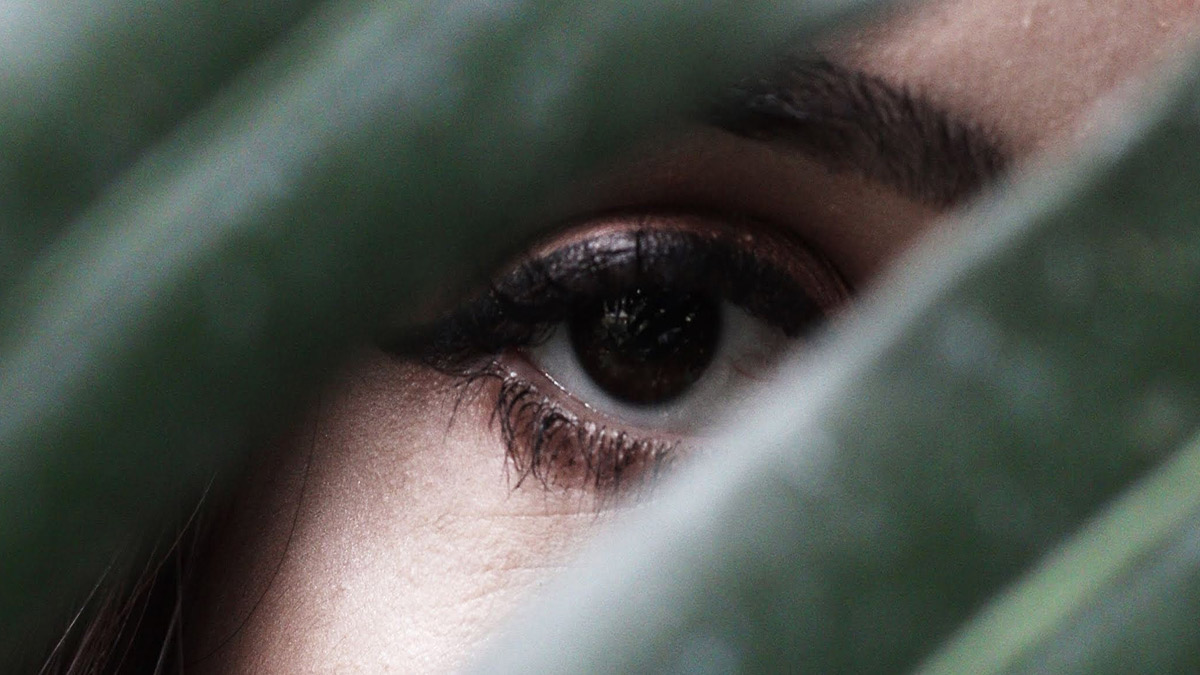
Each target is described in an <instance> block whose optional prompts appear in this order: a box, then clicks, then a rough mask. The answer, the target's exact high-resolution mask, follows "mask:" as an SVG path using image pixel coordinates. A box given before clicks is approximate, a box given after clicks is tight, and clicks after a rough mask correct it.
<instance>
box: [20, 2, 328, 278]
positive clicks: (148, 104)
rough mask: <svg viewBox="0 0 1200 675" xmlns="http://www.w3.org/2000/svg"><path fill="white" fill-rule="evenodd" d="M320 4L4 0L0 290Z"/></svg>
mask: <svg viewBox="0 0 1200 675" xmlns="http://www.w3.org/2000/svg"><path fill="white" fill-rule="evenodd" d="M315 4H316V2H315V1H314V0H298V1H297V0H262V1H258V2H252V3H217V2H206V1H203V0H175V1H173V2H163V3H154V4H149V3H146V2H136V1H132V0H89V2H63V1H61V0H9V1H8V2H5V3H4V5H3V8H2V9H0V101H3V102H4V103H3V105H0V296H2V295H3V291H4V289H5V288H6V287H7V286H8V285H9V284H11V283H12V282H13V280H14V279H15V275H16V273H17V272H18V271H20V270H22V269H24V268H25V267H26V266H27V265H28V263H29V261H30V260H31V259H32V257H33V256H35V255H37V254H38V253H40V252H41V251H42V250H43V249H44V248H45V247H46V246H47V245H48V244H49V243H50V242H51V241H52V240H53V239H54V237H55V236H56V235H58V234H59V233H60V232H61V229H62V228H63V227H64V226H65V225H66V224H67V219H68V218H69V217H71V216H75V215H77V214H78V212H79V211H80V210H81V209H82V208H83V207H84V206H85V205H86V204H87V202H88V201H89V200H91V199H94V198H95V197H96V196H97V194H98V193H99V192H100V191H101V190H102V189H103V188H104V187H105V186H106V185H107V184H108V183H110V182H111V181H112V180H114V178H115V177H116V176H117V175H118V174H119V173H120V172H122V171H124V170H126V169H128V167H129V165H130V164H131V163H132V162H133V161H134V160H135V159H136V158H137V157H138V155H139V154H140V153H142V152H144V151H145V150H146V148H147V147H148V146H150V145H152V144H153V143H155V142H157V141H159V140H160V139H161V138H162V137H163V136H164V135H165V134H166V133H167V132H168V131H169V130H170V129H171V128H172V127H174V126H175V125H177V124H179V123H180V121H181V120H183V119H184V118H185V117H186V116H187V115H189V114H190V113H192V112H193V111H194V110H195V109H196V108H197V107H198V106H199V105H201V104H202V103H203V102H204V101H205V100H206V99H207V98H209V97H210V96H211V95H212V94H213V92H214V91H216V89H217V88H218V87H219V86H220V85H221V84H222V83H224V82H226V81H228V79H229V78H230V77H231V76H232V75H233V74H234V73H236V72H237V71H238V70H240V69H241V68H243V67H245V66H246V64H247V63H248V62H249V61H250V60H251V59H253V58H254V57H256V56H257V55H259V54H260V53H261V52H263V51H264V50H266V49H268V48H269V47H270V45H271V44H272V43H273V42H274V41H275V40H276V39H278V38H279V37H280V36H281V35H282V34H283V33H285V32H286V31H287V30H288V29H290V28H292V27H293V26H295V25H296V24H297V23H298V22H299V21H300V19H301V18H302V17H303V16H304V15H305V13H307V12H308V11H309V10H310V9H311V8H312V7H313V5H315Z"/></svg>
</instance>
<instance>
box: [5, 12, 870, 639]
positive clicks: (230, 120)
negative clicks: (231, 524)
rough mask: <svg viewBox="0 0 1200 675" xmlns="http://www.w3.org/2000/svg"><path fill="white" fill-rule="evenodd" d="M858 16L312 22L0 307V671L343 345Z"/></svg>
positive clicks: (94, 204) (602, 15) (79, 160)
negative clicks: (591, 170) (61, 603)
mask: <svg viewBox="0 0 1200 675" xmlns="http://www.w3.org/2000/svg"><path fill="white" fill-rule="evenodd" d="M218 4H219V3H218ZM868 4H876V3H870V2H867V1H866V0H810V1H807V2H788V3H775V2H767V1H749V0H737V1H733V0H728V1H720V2H709V3H701V4H689V3H675V2H662V1H656V0H647V1H644V2H636V3H630V2H623V1H613V0H601V1H597V2H587V3H574V2H554V1H543V2H534V1H532V0H529V1H520V0H512V1H508V2H403V1H399V0H394V1H388V2H383V1H380V2H370V3H361V4H336V5H335V6H333V5H326V6H323V7H322V8H321V9H320V10H318V11H317V12H316V13H315V14H314V15H313V16H311V17H310V18H309V19H308V20H307V21H306V22H305V23H304V24H303V25H302V26H301V27H298V28H297V29H295V30H293V31H291V32H290V33H289V35H288V36H287V37H286V40H285V42H284V43H283V44H281V45H280V46H279V48H278V49H276V50H274V51H273V55H272V56H271V57H270V58H268V59H267V60H265V61H263V62H260V63H257V64H256V65H255V66H254V67H253V68H252V69H250V70H249V71H248V72H247V73H246V74H245V75H244V76H242V77H240V78H239V81H238V82H236V83H234V84H231V85H230V86H229V87H228V88H227V89H225V90H224V92H223V93H222V94H221V95H220V97H219V98H217V99H215V100H214V101H212V102H211V103H210V104H208V105H207V107H206V109H205V110H204V111H203V112H201V113H198V114H197V115H195V116H194V117H193V119H192V120H191V121H190V122H189V123H188V124H187V125H186V126H185V127H183V128H180V129H178V130H176V131H174V132H172V133H171V134H170V136H169V138H167V139H166V140H165V141H163V142H162V143H161V144H159V145H158V147H157V149H156V150H155V151H154V152H153V153H151V154H148V155H146V156H145V157H143V158H141V159H140V160H139V161H138V162H137V164H136V166H134V168H132V169H131V170H130V171H129V172H127V173H126V174H125V175H124V176H123V177H122V179H121V180H120V182H119V183H116V184H114V185H111V186H109V187H108V188H107V189H106V190H104V191H103V194H102V195H101V196H99V197H97V198H95V199H94V200H90V201H91V203H90V204H89V205H88V206H87V208H86V209H80V213H81V215H80V216H79V217H78V218H77V219H76V220H74V221H73V222H72V223H71V225H70V228H69V230H68V231H67V232H66V235H65V236H64V237H62V238H61V239H60V240H59V241H58V242H57V243H56V245H55V246H54V247H53V248H52V249H51V250H49V251H47V253H46V254H45V255H44V256H42V257H41V258H40V259H39V260H38V261H37V262H36V264H35V265H34V266H33V267H32V268H31V269H30V270H28V271H27V273H26V275H25V276H24V277H23V279H22V280H21V281H20V283H19V284H14V285H13V286H12V287H11V293H10V294H8V295H7V297H8V298H9V300H11V301H10V302H8V303H7V304H5V305H4V306H3V307H0V411H2V412H0V587H2V590H0V626H3V629H2V630H0V653H3V652H4V650H6V649H8V648H11V647H12V646H13V643H14V642H15V641H17V640H20V639H21V634H20V633H19V632H18V631H17V630H15V627H16V626H18V625H21V626H37V625H39V624H40V623H42V621H43V618H44V616H45V615H46V614H47V612H46V611H43V610H45V609H46V608H47V607H49V608H53V607H54V606H55V605H56V601H57V600H60V599H62V598H64V597H67V596H68V595H69V594H70V593H72V592H73V591H74V590H75V589H77V588H78V587H79V584H80V582H81V581H82V580H84V579H86V578H87V577H88V576H89V575H92V574H94V573H95V571H96V570H98V569H99V566H100V565H101V564H103V562H104V561H105V560H106V559H107V557H108V555H109V554H110V552H111V551H112V549H113V548H114V547H117V546H119V545H120V544H121V543H122V542H125V541H127V540H128V538H129V536H130V534H131V533H132V532H135V531H137V530H138V529H139V528H141V527H143V526H145V525H146V524H147V523H149V522H152V521H153V520H155V519H156V517H158V516H159V515H160V514H161V513H163V511H164V510H165V509H167V508H168V507H170V506H174V505H178V504H179V502H180V500H181V498H183V497H185V496H187V495H194V494H196V493H197V492H198V491H199V490H200V488H201V487H202V486H203V485H204V483H205V482H206V481H207V480H208V477H209V476H210V475H211V473H212V471H213V470H214V468H215V467H217V466H219V465H220V464H221V463H222V462H223V461H224V460H225V459H227V458H228V457H230V456H231V454H232V453H233V451H234V450H236V449H238V448H242V447H244V446H245V445H247V444H248V443H251V442H253V441H254V440H255V439H256V438H260V437H261V436H262V435H263V434H264V433H266V426H265V420H266V419H268V418H267V415H266V412H268V411H270V410H272V409H279V408H281V407H282V406H283V404H284V403H286V402H287V401H289V400H293V399H295V398H296V396H297V393H296V392H297V391H298V390H300V389H301V388H302V387H306V386H309V385H311V383H312V382H313V381H314V380H315V377H316V375H317V373H318V372H319V371H320V369H321V367H322V366H323V365H325V364H327V363H328V362H329V360H330V359H331V358H332V356H333V355H334V354H335V353H337V352H338V350H339V349H342V348H344V347H345V345H346V344H347V343H348V341H349V340H351V339H352V338H353V337H355V336H360V335H361V334H362V331H363V330H365V329H367V328H368V327H371V326H372V325H374V324H377V323H379V322H380V321H381V320H382V317H383V316H385V315H388V314H392V315H398V316H399V317H400V318H404V317H405V316H408V315H410V314H411V313H412V312H413V311H415V309H416V308H417V307H418V306H419V305H420V304H421V303H424V302H426V301H427V299H428V297H429V296H430V295H432V294H434V292H435V291H439V292H444V291H445V288H446V287H447V286H448V285H449V284H447V283H446V280H447V279H451V280H454V281H457V282H459V283H462V282H463V279H464V278H465V277H468V276H469V275H470V273H472V272H474V271H475V269H476V267H477V266H478V265H479V264H481V263H484V262H491V261H493V259H494V258H493V256H496V255H498V254H499V253H500V252H501V251H503V250H504V249H505V248H506V246H507V245H508V242H512V241H515V240H516V239H517V238H519V237H520V235H521V224H522V223H523V222H524V221H523V220H522V219H521V218H520V216H521V214H522V213H524V212H525V211H526V210H527V205H529V204H536V203H538V202H539V201H540V200H541V199H542V198H544V197H546V196H547V194H548V193H550V192H551V191H553V190H554V188H556V187H560V186H562V185H563V184H564V183H565V182H566V181H567V180H568V179H570V178H571V177H573V176H576V175H578V173H579V171H580V169H581V168H582V167H585V166H587V165H589V164H590V163H591V162H593V161H594V160H596V159H597V158H599V157H601V156H604V155H605V154H606V153H608V152H611V151H612V150H613V149H614V148H619V147H621V146H622V145H623V144H624V143H626V142H627V141H628V140H630V139H631V138H632V137H633V136H634V134H635V132H637V131H639V130H643V129H645V128H646V127H647V125H650V124H652V123H653V122H655V121H662V120H663V119H665V118H666V116H667V115H668V113H670V112H673V111H678V110H679V109H680V107H681V106H682V105H683V104H684V102H685V101H688V100H691V99H692V97H693V96H694V95H696V94H697V92H706V91H709V92H710V91H712V88H713V87H714V83H718V82H720V81H722V80H723V79H724V78H727V77H730V76H733V75H734V74H736V73H738V72H739V71H740V70H741V69H744V68H746V67H748V66H750V65H751V64H752V63H754V60H755V59H756V58H759V57H762V56H764V55H766V54H768V53H769V52H770V51H771V50H778V48H779V47H780V46H781V43H782V42H783V40H784V39H785V38H788V37H792V38H796V39H798V40H799V41H800V42H801V43H802V42H803V41H804V40H806V39H808V37H809V36H811V34H812V33H813V32H814V31H817V30H821V29H824V28H826V27H827V26H828V25H829V23H830V22H831V21H833V20H835V19H837V18H840V17H842V16H843V15H845V14H846V13H847V12H848V11H850V10H857V9H861V8H862V7H863V6H865V5H868ZM256 6H257V5H256ZM120 7H124V9H123V10H120V11H129V12H132V11H135V10H133V9H131V8H129V7H125V5H123V4H122V5H119V6H118V5H111V7H110V5H109V3H106V4H104V5H97V6H96V9H95V11H96V12H103V11H106V9H112V8H118V9H119V8H120ZM79 11H83V10H79ZM114 11H116V10H114ZM144 11H152V10H144ZM162 11H167V10H162ZM212 11H217V10H215V9H214V10H212ZM264 11H268V10H264ZM270 11H274V12H276V14H277V18H279V19H280V20H281V21H282V18H283V15H284V14H285V13H286V12H285V11H284V10H281V9H275V10H270ZM289 11H290V10H289ZM185 14H186V12H185ZM119 20H120V17H110V18H105V19H104V20H102V21H98V22H96V23H95V24H94V25H95V26H97V30H107V29H105V28H104V27H105V26H109V25H110V24H112V23H114V22H119ZM87 25H89V26H90V25H92V24H91V23H88V24H87ZM280 25H282V24H280ZM190 30H191V27H190V26H188V25H187V24H186V19H178V18H177V19H173V20H171V21H164V23H163V25H162V26H161V29H156V30H155V31H150V32H151V33H154V34H155V37H156V38H157V39H158V40H160V41H161V42H162V43H165V44H168V45H171V44H174V43H175V42H176V41H177V40H178V39H180V38H181V36H183V35H184V34H190V33H189V31H190ZM93 37H94V36H93ZM97 39H99V40H100V41H101V42H103V39H102V38H97ZM86 44H90V43H86ZM102 46H103V45H102ZM97 48H98V49H99V48H100V47H97ZM14 49H15V50H16V53H15V55H14V50H4V51H3V52H0V53H2V54H3V55H4V56H3V58H4V59H6V60H7V61H6V62H5V63H4V65H3V67H4V68H5V69H7V71H8V72H9V73H10V74H15V75H14V76H20V77H24V74H23V73H22V71H21V68H22V66H21V62H20V60H19V57H20V54H21V53H23V52H21V51H20V49H17V48H14ZM105 53H107V52H105ZM64 54H65V55H66V56H65V57H64V58H67V57H72V56H71V55H72V52H71V51H70V50H66V51H64ZM48 72H50V73H51V75H50V76H53V77H57V76H58V75H57V73H58V72H60V71H58V70H53V69H51V71H48ZM62 72H65V73H67V74H68V75H69V74H71V73H73V72H74V70H72V69H70V68H67V69H65V70H63V71H62ZM214 72H215V71H214ZM30 77H31V78H32V79H31V80H30V81H32V82H36V81H37V73H33V75H31V76H30ZM64 77H65V76H64ZM85 79H86V78H85ZM92 84H93V83H90V82H86V81H85V82H76V81H75V80H70V81H68V82H65V83H63V82H57V81H55V82H48V83H45V86H46V87H48V88H49V89H55V88H63V89H64V91H70V88H71V87H73V86H80V87H83V86H85V85H86V86H92ZM192 93H194V92H183V93H181V98H182V97H184V95H185V94H186V95H191V94H192ZM163 101H164V103H163V106H162V108H161V109H162V110H172V111H179V110H182V109H183V108H185V107H186V106H185V105H182V104H181V105H178V106H176V105H174V103H171V102H169V101H167V99H163ZM3 105H16V104H15V103H14V102H12V101H6V102H5V103H4V104H3ZM167 117H170V114H167V113H164V117H161V118H158V119H159V120H160V121H161V120H164V119H166V118H167ZM18 119H19V116H18ZM97 119H99V118H97ZM10 123H11V124H16V123H17V122H16V121H13V122H7V121H6V122H5V124H10ZM111 123H113V124H118V122H117V121H116V120H112V121H111ZM80 124H81V125H83V126H81V128H84V127H86V123H84V122H81V123H80ZM80 133H83V132H80ZM88 133H91V132H88ZM85 135H86V134H85ZM89 137H90V136H89ZM53 151H54V149H53V148H50V147H39V146H37V144H36V143H34V145H32V146H30V147H29V148H26V150H25V153H26V155H27V156H28V158H29V159H28V160H27V161H28V162H29V164H28V166H25V167H24V168H22V167H20V166H18V167H17V168H14V169H11V171H12V172H13V175H18V176H21V175H25V173H24V172H25V171H26V169H29V170H34V169H36V166H37V164H38V162H40V161H42V154H41V153H43V152H45V153H50V152H53ZM62 151H63V152H70V153H73V154H72V156H70V157H65V158H61V161H57V160H56V162H55V163H52V164H51V163H48V164H46V166H47V167H50V166H80V167H83V168H82V169H80V170H79V171H77V172H75V173H71V172H67V174H66V177H65V178H64V181H69V182H70V183H71V184H69V185H64V186H63V189H64V190H81V191H82V192H81V194H82V195H84V196H85V197H86V195H87V194H90V192H89V191H90V190H92V189H93V187H94V186H93V185H92V184H91V183H90V182H89V180H88V179H87V178H86V177H87V175H88V170H87V167H88V166H90V164H89V162H92V161H94V158H93V159H88V157H87V156H86V154H87V153H86V152H85V149H84V150H81V149H75V150H71V149H70V148H64V149H62ZM76 155H77V156H76ZM80 176H83V178H80ZM47 180H50V178H48V179H47ZM81 185H82V186H83V187H80V186H81ZM3 188H4V189H16V187H14V186H12V185H8V184H6V185H4V186H3ZM84 201H88V200H87V199H84ZM67 202H71V200H70V199H68V200H67ZM68 210H74V209H73V208H72V209H68ZM51 212H53V209H51ZM7 227H9V226H7V225H6V228H7ZM13 231H16V229H14V230H13ZM6 236H7V235H6ZM10 628H13V630H10Z"/></svg>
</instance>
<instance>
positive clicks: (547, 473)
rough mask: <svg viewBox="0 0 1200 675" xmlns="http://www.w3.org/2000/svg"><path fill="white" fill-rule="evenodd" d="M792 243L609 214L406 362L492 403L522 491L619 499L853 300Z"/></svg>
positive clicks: (744, 230) (701, 223)
mask: <svg viewBox="0 0 1200 675" xmlns="http://www.w3.org/2000/svg"><path fill="white" fill-rule="evenodd" d="M849 296H850V288H849V286H848V285H847V283H846V282H845V281H844V280H843V276H842V275H841V274H840V273H839V271H838V270H837V268H836V267H835V266H834V264H833V263H832V262H831V261H829V260H828V259H827V258H826V257H825V256H823V255H822V254H821V253H820V252H819V251H817V250H815V249H814V248H813V247H812V245H810V244H808V243H806V242H804V241H803V239H802V238H801V237H799V236H797V235H795V234H794V233H791V232H786V231H781V230H779V229H778V228H774V227H772V226H770V225H768V224H765V223H761V222H756V221H753V220H751V219H748V218H744V217H741V218H739V217H737V216H736V215H729V214H711V213H704V214H702V213H686V212H657V213H655V212H635V213H617V214H607V215H601V216H597V217H593V218H589V219H588V220H587V221H586V222H584V223H582V224H578V225H575V226H573V227H569V228H567V229H566V230H565V231H563V232H561V233H559V234H557V235H554V236H551V237H549V238H548V239H547V240H546V241H543V242H541V243H538V244H536V245H535V246H534V247H532V249H531V250H530V251H529V252H528V253H526V254H525V255H523V256H522V257H521V258H520V260H518V261H517V262H515V263H513V264H511V265H508V266H506V267H505V268H504V269H503V270H502V271H500V272H499V273H498V274H497V275H496V276H495V278H494V279H493V280H492V281H491V282H490V284H489V285H488V288H487V290H486V291H484V292H482V293H479V294H477V295H476V296H475V297H474V298H472V299H470V300H468V301H466V302H465V303H463V304H462V305H461V306H460V307H458V308H456V309H454V310H453V311H451V312H450V313H449V315H448V316H447V317H445V318H444V319H443V320H441V321H439V322H437V323H435V324H434V325H433V326H431V327H430V328H429V329H427V330H426V331H425V332H424V334H423V335H420V336H419V338H418V339H417V340H416V341H415V342H410V343H409V345H408V346H407V347H400V348H398V351H401V352H410V353H417V354H419V355H420V357H421V358H422V359H423V360H425V361H426V362H428V363H430V364H431V365H434V366H435V367H437V368H438V369H440V370H442V371H444V372H448V373H451V374H452V375H454V376H455V377H456V379H457V386H458V387H459V388H460V392H461V395H462V397H463V398H462V400H463V401H466V400H468V399H470V400H471V402H474V401H475V400H476V399H478V398H480V397H486V402H487V404H490V405H491V406H492V410H493V413H492V416H491V418H492V423H493V425H494V426H495V427H496V428H497V430H498V431H499V433H500V434H501V437H502V439H503V442H504V446H505V448H506V452H507V456H508V460H509V462H510V464H511V466H512V467H513V468H514V469H515V470H516V474H517V476H518V478H517V483H518V484H519V483H520V482H521V481H523V480H525V479H526V478H534V479H536V480H538V481H540V482H542V483H543V484H545V485H547V486H550V485H554V486H558V487H564V488H580V487H586V488H589V489H592V490H595V491H596V492H598V493H601V494H609V493H613V492H616V491H618V490H620V489H624V488H627V487H629V486H630V485H640V484H644V479H645V478H647V477H651V476H654V475H656V474H658V473H659V472H660V470H661V469H662V468H663V467H664V466H666V465H668V464H670V463H671V462H673V461H675V460H676V459H677V458H678V457H679V456H681V455H684V454H686V453H687V452H688V451H689V450H690V449H691V446H692V445H694V441H695V439H696V438H697V436H699V435H702V434H703V431H704V428H705V427H706V426H708V425H709V424H710V423H711V421H712V420H714V419H718V418H720V417H721V416H722V415H723V414H725V412H726V409H727V408H728V407H729V405H730V403H731V402H732V401H736V400H737V399H738V397H739V394H741V393H743V392H744V391H745V390H746V389H747V388H748V387H750V386H752V385H753V384H754V383H756V382H758V381H760V380H762V379H764V378H766V377H769V374H770V372H771V371H772V369H773V366H774V365H775V364H776V363H777V362H778V360H779V359H780V358H782V357H783V355H784V354H786V353H787V352H788V351H789V349H790V348H792V347H794V346H795V345H797V344H800V343H803V341H804V339H805V337H806V336H808V335H810V334H811V333H812V331H814V330H815V329H817V328H818V327H819V326H820V325H821V324H822V323H824V321H825V320H826V319H827V318H828V317H829V316H831V315H832V314H833V313H835V312H836V311H837V310H838V309H839V308H840V307H841V306H842V305H843V304H844V303H845V302H846V301H847V299H848V298H849Z"/></svg>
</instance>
